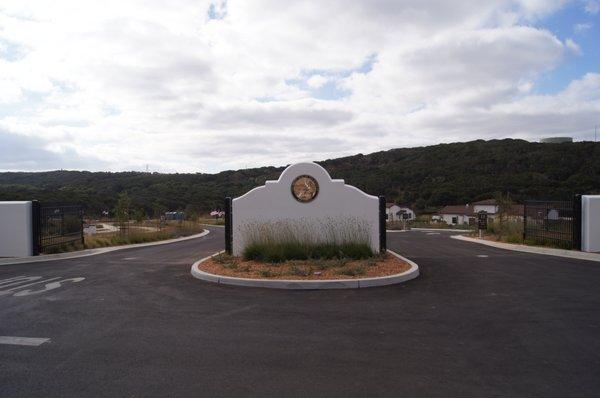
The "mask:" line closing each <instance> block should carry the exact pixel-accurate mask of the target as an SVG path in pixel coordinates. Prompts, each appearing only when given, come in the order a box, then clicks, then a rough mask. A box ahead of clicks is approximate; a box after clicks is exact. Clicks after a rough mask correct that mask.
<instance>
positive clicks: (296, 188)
mask: <svg viewBox="0 0 600 398" xmlns="http://www.w3.org/2000/svg"><path fill="white" fill-rule="evenodd" d="M318 194H319V183H318V182H317V180H315V179H314V178H313V177H311V176H309V175H301V176H298V177H296V178H295V179H294V181H293V182H292V196H293V197H294V198H296V200H297V201H298V202H303V203H308V202H310V201H311V200H313V199H314V198H316V197H317V195H318Z"/></svg>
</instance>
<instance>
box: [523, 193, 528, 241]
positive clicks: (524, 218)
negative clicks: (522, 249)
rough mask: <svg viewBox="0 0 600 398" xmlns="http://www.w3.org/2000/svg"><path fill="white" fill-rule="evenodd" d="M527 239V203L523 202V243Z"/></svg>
mask: <svg viewBox="0 0 600 398" xmlns="http://www.w3.org/2000/svg"><path fill="white" fill-rule="evenodd" d="M526 239H527V201H525V205H524V206H523V243H525V240H526Z"/></svg>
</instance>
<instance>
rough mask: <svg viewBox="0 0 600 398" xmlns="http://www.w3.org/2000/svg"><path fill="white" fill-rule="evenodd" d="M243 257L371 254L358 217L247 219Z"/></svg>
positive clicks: (277, 259)
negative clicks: (258, 220) (252, 220)
mask: <svg viewBox="0 0 600 398" xmlns="http://www.w3.org/2000/svg"><path fill="white" fill-rule="evenodd" d="M242 235H243V238H244V241H245V242H246V246H245V249H244V252H243V256H244V258H245V259H246V260H255V261H263V262H269V263H281V262H284V261H288V260H311V259H312V260H317V259H321V260H322V259H354V260H359V259H366V258H369V257H371V256H373V251H372V250H371V238H370V227H369V225H368V224H367V223H366V222H364V221H362V220H358V219H352V218H350V219H341V220H340V219H331V218H326V219H324V220H289V219H288V220H280V221H272V222H266V223H265V222H263V223H260V222H251V223H248V224H246V225H244V226H243V227H242Z"/></svg>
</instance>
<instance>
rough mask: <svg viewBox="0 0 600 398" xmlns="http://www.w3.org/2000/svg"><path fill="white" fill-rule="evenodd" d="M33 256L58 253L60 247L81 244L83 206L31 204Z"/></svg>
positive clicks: (35, 202) (34, 202)
mask: <svg viewBox="0 0 600 398" xmlns="http://www.w3.org/2000/svg"><path fill="white" fill-rule="evenodd" d="M32 206H33V209H32V222H33V254H34V255H37V254H40V253H51V252H55V251H59V250H58V249H60V247H61V246H65V245H69V244H78V243H81V244H83V206H76V205H60V204H58V205H51V204H40V202H38V201H33V202H32Z"/></svg>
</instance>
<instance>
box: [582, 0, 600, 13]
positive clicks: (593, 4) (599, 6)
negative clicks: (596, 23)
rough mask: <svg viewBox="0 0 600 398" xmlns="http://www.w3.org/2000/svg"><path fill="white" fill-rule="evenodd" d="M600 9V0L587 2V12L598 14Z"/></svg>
mask: <svg viewBox="0 0 600 398" xmlns="http://www.w3.org/2000/svg"><path fill="white" fill-rule="evenodd" d="M598 11H600V1H597V0H590V1H588V2H587V3H586V4H585V12H587V13H588V14H592V15H596V14H598Z"/></svg>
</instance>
